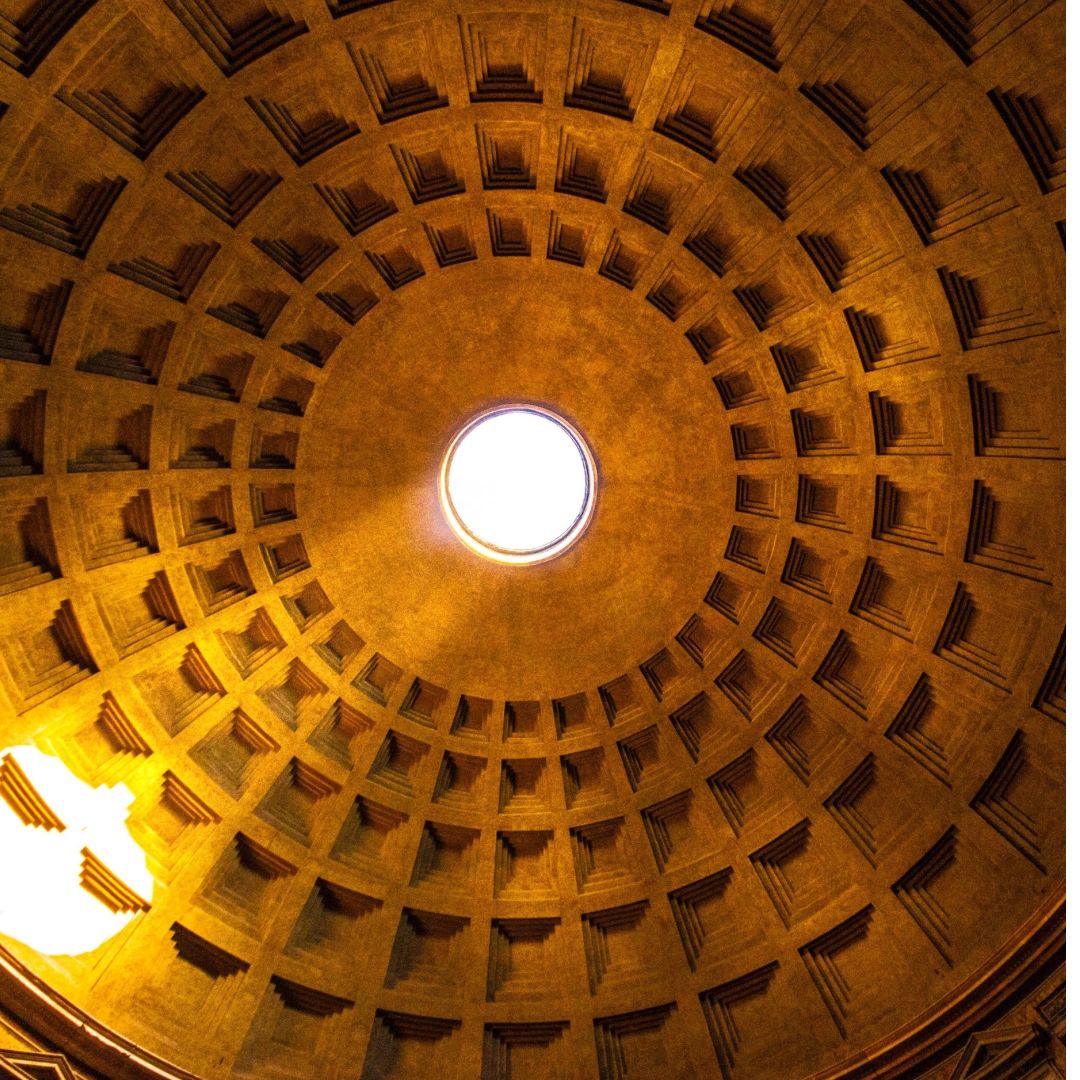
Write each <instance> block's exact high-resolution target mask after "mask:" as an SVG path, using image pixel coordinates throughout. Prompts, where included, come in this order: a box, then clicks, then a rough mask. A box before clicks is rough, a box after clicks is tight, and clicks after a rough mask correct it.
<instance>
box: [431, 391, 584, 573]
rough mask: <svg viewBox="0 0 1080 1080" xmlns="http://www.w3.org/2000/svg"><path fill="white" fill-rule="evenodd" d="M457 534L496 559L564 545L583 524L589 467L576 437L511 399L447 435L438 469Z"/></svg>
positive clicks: (536, 558)
mask: <svg viewBox="0 0 1080 1080" xmlns="http://www.w3.org/2000/svg"><path fill="white" fill-rule="evenodd" d="M439 486H440V496H441V500H442V507H443V512H444V513H445V515H446V519H447V521H448V522H449V523H450V526H451V528H452V529H453V530H454V532H455V534H456V535H457V536H458V538H459V539H460V540H461V541H462V542H463V543H464V544H466V545H467V546H468V547H470V548H471V549H472V550H473V551H475V552H477V553H478V554H480V555H484V556H486V557H488V558H491V559H495V560H497V561H500V562H507V563H516V564H526V563H536V562H541V561H543V560H546V559H550V558H554V557H555V556H556V555H559V554H561V553H562V552H564V551H565V550H566V549H567V548H568V547H569V546H570V545H571V544H573V543H574V541H575V540H577V539H578V537H579V536H580V535H581V533H582V532H583V531H584V529H585V527H586V526H587V525H588V520H589V515H590V513H591V511H592V507H593V504H594V502H595V498H596V484H595V468H594V467H593V465H592V460H591V457H590V455H589V452H588V450H587V449H586V447H585V444H584V442H583V441H582V439H581V437H580V436H579V435H578V434H577V433H576V432H575V431H574V430H573V429H572V428H570V427H569V426H568V425H567V424H566V423H565V422H564V421H562V420H560V419H559V418H558V417H556V416H555V415H554V414H553V413H550V412H548V411H547V410H543V409H538V408H528V407H521V406H510V407H504V408H499V409H493V410H490V411H488V412H485V413H483V414H482V415H481V416H479V417H477V418H476V419H475V420H473V421H472V422H471V423H469V424H467V425H466V426H465V427H464V428H463V429H462V430H461V431H460V432H459V433H458V435H457V436H456V437H455V438H454V440H453V442H452V443H451V445H450V448H449V449H448V450H447V452H446V457H445V459H444V460H443V466H442V470H441V472H440V476H439Z"/></svg>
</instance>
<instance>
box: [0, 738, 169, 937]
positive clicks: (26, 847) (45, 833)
mask: <svg viewBox="0 0 1080 1080" xmlns="http://www.w3.org/2000/svg"><path fill="white" fill-rule="evenodd" d="M12 762H14V764H15V766H16V767H17V770H18V772H17V773H16V770H15V769H12V768H11V763H12ZM0 770H4V773H3V774H0V777H2V782H0V852H3V857H4V872H3V873H2V874H0V931H2V932H3V933H5V934H7V935H8V936H9V937H13V938H15V939H16V940H18V941H21V942H23V944H25V945H29V946H30V948H32V949H36V950H37V951H38V952H40V953H46V954H49V955H54V956H59V955H65V956H75V955H78V954H79V953H84V952H90V951H91V950H92V949H96V948H97V947H98V946H99V945H101V944H102V942H105V941H107V940H108V939H109V938H111V937H112V936H113V935H115V934H117V933H119V932H120V931H121V930H122V929H123V928H124V927H125V926H126V925H127V924H128V923H129V922H130V921H131V920H132V919H133V918H134V917H135V915H136V914H137V911H136V910H131V909H130V904H128V903H127V902H126V901H125V900H124V899H122V898H121V899H120V900H119V901H117V900H116V898H115V897H111V900H112V904H111V905H110V904H107V903H106V902H105V901H104V900H102V899H99V898H98V895H95V893H94V892H91V891H89V890H88V889H87V888H85V887H84V886H83V884H82V883H81V877H82V876H85V871H84V866H85V864H86V862H87V860H86V857H85V856H84V851H86V850H88V851H89V852H91V853H92V855H93V856H94V857H95V858H96V860H97V861H98V863H99V864H103V865H104V867H106V868H107V873H108V875H109V877H108V881H109V882H112V881H113V879H115V882H116V883H117V884H119V885H120V888H121V890H123V889H124V888H125V887H126V890H127V891H128V892H130V893H131V894H133V895H134V896H136V897H138V898H141V900H142V901H143V902H144V904H145V902H148V901H149V899H150V897H151V894H152V892H153V887H154V879H153V877H152V876H151V874H150V871H149V870H148V869H147V865H146V856H145V854H144V853H143V851H142V849H141V848H140V847H139V845H138V844H136V843H135V841H134V840H133V839H132V837H131V834H130V833H129V832H128V829H127V824H126V821H127V816H128V810H129V807H130V806H131V802H132V800H133V798H134V796H133V795H132V794H131V793H130V792H129V791H128V790H127V788H125V787H123V785H117V786H116V787H115V788H108V787H96V788H95V787H90V786H89V785H88V784H84V783H83V782H82V781H81V780H79V779H77V778H76V777H75V776H73V775H72V774H71V773H70V772H69V771H68V770H67V768H66V767H65V766H64V765H63V763H62V762H60V761H59V760H58V759H56V758H54V757H50V756H49V755H47V754H44V753H42V752H41V751H40V750H38V749H36V748H34V747H32V746H16V747H12V748H10V749H8V750H5V751H2V752H0ZM18 774H21V775H18ZM24 781H25V782H28V784H29V787H27V786H26V784H25V783H24ZM27 792H29V795H27ZM27 799H29V800H31V801H33V802H34V803H35V805H37V806H39V807H40V806H42V804H43V805H44V808H45V811H46V812H48V813H51V815H52V817H53V818H55V819H58V820H59V822H60V823H62V824H63V828H62V829H58V828H45V827H43V826H42V825H28V824H26V823H25V821H24V820H23V817H20V815H19V814H17V813H16V812H15V809H14V806H15V805H20V806H21V807H22V809H23V815H24V816H25V815H26V805H27ZM97 891H98V893H99V894H100V892H101V887H100V886H98V888H97ZM128 899H129V900H130V897H129V898H128ZM117 903H120V904H124V905H125V906H127V907H128V908H129V909H128V910H115V911H114V910H113V909H112V908H113V906H116V905H117Z"/></svg>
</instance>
